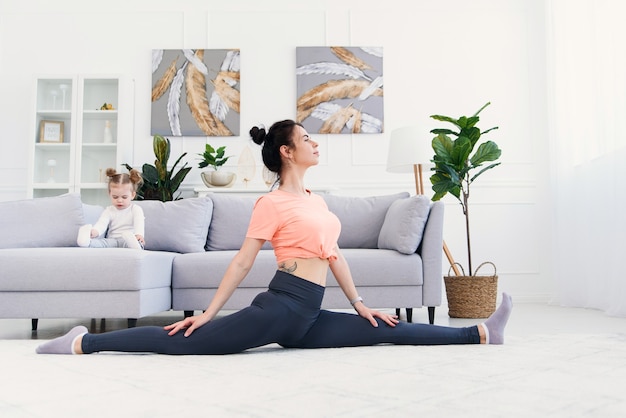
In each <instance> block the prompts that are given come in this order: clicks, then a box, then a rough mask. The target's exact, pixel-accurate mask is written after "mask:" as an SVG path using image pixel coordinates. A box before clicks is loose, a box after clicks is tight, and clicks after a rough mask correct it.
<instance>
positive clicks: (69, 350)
mask: <svg viewBox="0 0 626 418" xmlns="http://www.w3.org/2000/svg"><path fill="white" fill-rule="evenodd" d="M86 333H87V328H86V327H84V326H82V325H80V326H77V327H74V328H72V329H71V330H70V331H69V332H68V333H67V334H65V335H63V336H62V337H58V338H55V339H54V340H50V341H48V342H47V343H44V344H41V345H40V346H39V347H37V350H36V351H37V354H75V353H74V340H75V339H76V338H77V337H80V336H81V335H84V334H86Z"/></svg>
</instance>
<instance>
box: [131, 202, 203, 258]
mask: <svg viewBox="0 0 626 418" xmlns="http://www.w3.org/2000/svg"><path fill="white" fill-rule="evenodd" d="M134 203H136V204H137V205H139V206H141V208H142V209H143V213H144V216H145V217H146V236H145V239H146V250H155V251H173V252H177V253H199V252H203V251H204V244H205V242H206V237H207V233H208V231H209V225H210V223H211V215H212V211H213V202H212V201H211V199H209V198H208V197H192V198H189V199H181V200H174V201H171V202H161V201H158V200H142V201H137V202H134Z"/></svg>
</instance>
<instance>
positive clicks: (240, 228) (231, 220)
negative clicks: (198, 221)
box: [205, 193, 272, 251]
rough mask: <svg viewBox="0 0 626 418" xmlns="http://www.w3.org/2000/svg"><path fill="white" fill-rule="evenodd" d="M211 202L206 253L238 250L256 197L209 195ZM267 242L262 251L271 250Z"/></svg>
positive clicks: (246, 230) (246, 229) (244, 236)
mask: <svg viewBox="0 0 626 418" xmlns="http://www.w3.org/2000/svg"><path fill="white" fill-rule="evenodd" d="M209 196H210V198H211V199H212V200H213V219H212V220H211V226H210V227H209V236H208V238H207V241H206V246H205V249H206V250H207V251H225V250H239V249H240V248H241V245H242V244H243V241H244V239H245V238H246V233H247V232H248V224H249V223H250V218H251V217H252V209H254V204H255V202H256V201H257V199H258V197H255V196H232V195H226V194H220V193H209ZM271 248H272V246H271V245H270V243H269V242H266V243H265V244H264V245H263V249H271Z"/></svg>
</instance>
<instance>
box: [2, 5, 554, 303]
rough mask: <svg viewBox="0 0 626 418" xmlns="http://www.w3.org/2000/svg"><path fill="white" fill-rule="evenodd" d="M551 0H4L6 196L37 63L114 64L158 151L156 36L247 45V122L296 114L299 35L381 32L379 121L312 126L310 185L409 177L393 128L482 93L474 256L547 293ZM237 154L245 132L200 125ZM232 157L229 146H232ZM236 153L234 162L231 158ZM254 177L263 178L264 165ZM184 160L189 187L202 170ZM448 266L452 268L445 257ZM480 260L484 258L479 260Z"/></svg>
mask: <svg viewBox="0 0 626 418" xmlns="http://www.w3.org/2000/svg"><path fill="white" fill-rule="evenodd" d="M544 21H545V11H544V5H543V1H542V0H474V1H467V0H444V1H437V2H434V1H427V0H395V1H391V2H381V1H374V0H359V1H357V0H344V1H341V2H337V1H335V2H330V1H328V2H326V1H316V2H312V1H311V2H308V1H307V2H304V1H289V0H266V1H264V2H258V1H256V0H230V1H229V2H224V1H215V0H203V1H195V0H189V1H184V2H172V1H161V0H156V1H155V0H135V1H133V2H127V1H121V0H120V1H117V0H114V1H113V0H111V1H107V2H98V3H96V2H84V1H71V0H56V1H44V0H40V1H28V2H23V1H20V0H8V1H7V0H5V1H4V2H2V3H1V4H0V66H1V67H0V92H1V94H2V100H0V126H1V127H2V134H0V146H1V149H2V152H1V153H0V201H2V200H10V199H17V198H23V197H25V196H26V195H27V193H26V184H27V170H28V167H27V164H28V163H27V162H28V155H27V152H28V145H27V141H28V140H30V138H32V136H31V135H30V133H31V132H32V129H34V128H33V127H31V126H29V123H30V122H29V121H30V115H31V113H32V111H33V109H34V105H33V95H34V94H33V91H34V81H33V80H34V77H35V76H36V75H52V74H68V73H69V74H76V73H86V74H92V75H96V74H103V73H104V74H109V73H114V74H122V75H124V76H125V77H128V78H130V79H132V80H134V103H132V104H131V105H132V106H131V108H132V109H133V113H134V137H133V138H126V139H125V140H128V141H132V149H133V157H132V163H133V164H134V165H141V164H142V163H144V162H149V161H151V160H152V159H153V156H152V148H151V141H152V138H151V136H150V99H149V97H150V90H151V73H150V58H151V50H152V49H153V48H166V49H177V48H227V47H235V48H240V49H241V54H242V81H241V96H242V110H241V132H242V134H245V133H246V132H247V131H248V130H249V128H250V127H251V126H252V125H254V124H257V123H264V124H266V125H267V124H270V123H272V122H273V121H275V120H278V119H283V118H293V117H294V116H295V99H296V92H295V88H296V83H295V75H294V67H295V48H296V47H297V46H323V45H346V46H383V47H384V54H385V57H384V76H385V86H384V89H385V133H384V134H381V135H355V136H351V135H329V136H325V135H315V139H316V140H318V141H319V142H320V144H321V145H320V147H321V153H322V158H321V164H320V166H319V167H317V168H314V169H312V170H311V172H310V173H309V175H308V178H307V180H308V182H309V185H310V186H316V185H318V186H325V185H332V186H334V187H337V188H338V189H339V191H338V193H342V194H352V195H374V194H382V193H390V192H395V191H402V190H405V191H410V192H412V191H413V190H414V185H413V178H412V176H411V175H410V174H406V175H403V174H390V173H386V171H385V163H386V157H387V145H388V138H389V133H390V132H391V131H392V130H393V129H394V128H398V127H401V126H406V125H418V126H421V127H423V130H424V135H425V137H428V138H429V137H430V135H429V134H428V131H429V130H430V129H432V128H434V127H438V126H440V125H439V124H438V123H434V121H432V120H431V119H429V115H431V114H434V113H440V114H447V115H450V116H460V115H463V114H470V113H473V112H474V111H476V110H477V109H478V108H479V107H480V106H482V105H483V104H484V103H485V102H487V101H491V102H492V105H491V106H490V107H488V108H487V109H486V110H485V111H484V112H483V114H481V116H482V120H481V125H480V126H481V127H482V128H488V127H491V126H493V125H498V126H499V127H500V129H499V130H497V131H495V132H493V133H491V134H489V135H490V137H491V139H492V140H495V141H496V142H497V143H498V144H499V145H500V147H501V148H502V150H503V156H502V159H501V160H502V165H501V166H500V167H498V168H497V169H495V170H493V171H491V172H490V173H488V174H485V175H484V176H483V177H482V178H481V179H479V181H478V182H477V183H476V184H475V185H474V189H473V192H472V197H471V204H470V209H471V211H472V213H471V226H472V247H473V260H474V264H475V266H476V265H478V264H479V263H480V262H481V261H485V260H488V261H493V262H494V263H496V265H497V266H498V274H499V276H500V288H501V289H503V290H508V291H511V292H512V293H514V294H516V295H517V296H518V298H521V299H524V298H526V299H543V300H546V299H547V298H548V297H549V293H550V289H551V283H550V278H549V276H548V273H547V272H548V271H549V268H548V262H549V248H550V246H549V236H548V235H546V234H544V232H543V231H546V230H547V229H546V227H547V225H546V222H547V221H545V219H546V216H545V214H546V213H547V208H546V207H545V206H544V203H543V202H546V201H547V199H546V197H547V196H548V194H549V190H548V189H547V185H546V184H545V183H544V179H545V178H546V176H547V173H548V164H549V161H548V159H547V151H548V128H547V120H546V113H547V112H546V101H547V98H546V70H545V63H546V57H545V41H546V39H545V38H546V33H545V29H544V28H545V22H544ZM205 142H206V138H192V137H186V138H172V143H173V150H172V155H173V156H178V155H180V154H181V153H182V152H188V155H187V160H188V161H189V162H190V164H191V165H193V166H194V167H196V166H197V160H196V155H195V154H196V153H198V152H201V150H202V149H203V147H204V144H205ZM210 142H211V144H213V145H228V147H229V151H230V152H231V153H233V154H235V155H237V154H239V153H240V151H241V150H242V149H243V147H245V146H248V145H250V146H251V147H252V148H253V151H254V153H255V154H256V155H258V149H257V148H256V145H254V144H252V143H251V141H250V140H249V139H248V137H247V136H246V135H242V136H241V137H236V138H222V139H210ZM231 160H232V165H233V168H235V165H236V157H235V158H233V159H231ZM229 164H230V163H229ZM258 172H259V174H258V175H257V179H256V181H257V182H259V183H260V182H261V179H260V168H259V169H258ZM200 184H201V180H200V170H199V169H197V168H196V169H194V170H192V171H191V174H190V175H189V177H188V181H187V182H186V184H185V187H186V189H187V190H190V189H191V188H193V187H194V186H196V185H200ZM446 202H447V203H448V207H447V213H446V225H445V239H446V242H447V244H448V245H449V247H450V249H451V250H452V253H453V254H454V255H455V257H456V258H457V259H458V260H459V261H461V262H462V263H463V264H465V263H466V260H465V258H466V257H465V234H464V219H463V217H462V214H461V210H460V207H459V206H458V204H457V203H456V201H455V200H446ZM446 270H447V269H446ZM485 273H488V271H485Z"/></svg>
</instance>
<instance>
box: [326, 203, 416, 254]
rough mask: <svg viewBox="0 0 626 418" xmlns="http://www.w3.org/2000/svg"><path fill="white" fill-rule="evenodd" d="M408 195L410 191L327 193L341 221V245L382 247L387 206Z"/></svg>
mask: <svg viewBox="0 0 626 418" xmlns="http://www.w3.org/2000/svg"><path fill="white" fill-rule="evenodd" d="M408 196H409V193H407V192H402V193H396V194H391V195H384V196H371V197H349V196H336V195H332V194H325V195H323V197H324V200H325V201H326V204H327V205H328V209H329V210H330V211H331V212H333V213H334V214H335V215H337V217H338V218H339V221H340V222H341V235H339V240H338V244H339V247H340V248H378V236H379V235H380V229H381V227H382V226H383V222H384V221H385V215H386V213H387V209H389V206H391V204H392V203H393V202H395V201H396V200H398V199H402V198H406V197H408Z"/></svg>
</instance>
